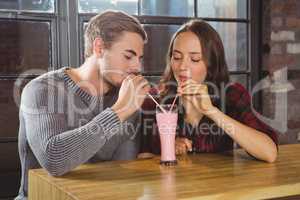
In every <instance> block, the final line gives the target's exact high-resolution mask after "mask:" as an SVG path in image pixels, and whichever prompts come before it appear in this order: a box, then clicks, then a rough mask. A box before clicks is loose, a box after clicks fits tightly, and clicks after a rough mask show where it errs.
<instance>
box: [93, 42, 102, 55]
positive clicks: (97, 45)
mask: <svg viewBox="0 0 300 200" xmlns="http://www.w3.org/2000/svg"><path fill="white" fill-rule="evenodd" d="M103 50H104V42H103V40H102V38H100V37H97V38H96V39H95V40H94V42H93V54H95V55H96V56H97V57H102V56H103Z"/></svg>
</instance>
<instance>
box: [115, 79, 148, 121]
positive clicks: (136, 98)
mask: <svg viewBox="0 0 300 200" xmlns="http://www.w3.org/2000/svg"><path fill="white" fill-rule="evenodd" d="M149 90H150V85H149V83H148V81H147V80H146V79H145V78H144V77H143V76H142V75H138V76H135V75H132V74H131V75H128V76H127V77H126V78H125V79H124V80H123V82H122V85H121V87H120V90H119V97H118V100H117V101H116V103H115V104H114V105H113V106H112V107H111V108H112V109H113V110H114V111H115V112H116V113H117V115H118V116H119V118H120V120H121V121H125V120H126V119H127V118H128V117H129V116H131V115H132V114H133V113H134V112H136V111H137V110H138V109H139V108H140V107H141V106H142V104H143V102H144V99H145V97H146V95H147V93H148V92H149Z"/></svg>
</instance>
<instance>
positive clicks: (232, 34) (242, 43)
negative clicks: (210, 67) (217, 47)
mask: <svg viewBox="0 0 300 200" xmlns="http://www.w3.org/2000/svg"><path fill="white" fill-rule="evenodd" d="M209 24H210V25H212V26H213V27H214V28H215V29H216V30H217V32H218V33H219V34H220V36H221V38H222V41H223V44H224V48H225V55H226V61H227V65H228V68H229V70H230V71H242V70H246V69H247V48H248V46H247V24H246V23H236V22H232V23H231V22H209Z"/></svg>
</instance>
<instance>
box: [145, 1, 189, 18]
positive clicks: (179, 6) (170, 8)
mask: <svg viewBox="0 0 300 200" xmlns="http://www.w3.org/2000/svg"><path fill="white" fill-rule="evenodd" d="M141 7H142V8H141V14H142V15H162V16H188V17H193V16H194V0H184V1H182V0H163V1H162V0H152V1H149V0H141Z"/></svg>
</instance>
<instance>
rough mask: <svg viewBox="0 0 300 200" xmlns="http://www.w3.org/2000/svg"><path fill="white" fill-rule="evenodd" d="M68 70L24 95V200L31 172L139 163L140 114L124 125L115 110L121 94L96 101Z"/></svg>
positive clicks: (21, 144) (21, 140)
mask: <svg viewBox="0 0 300 200" xmlns="http://www.w3.org/2000/svg"><path fill="white" fill-rule="evenodd" d="M65 70H67V68H62V69H59V70H56V71H52V72H48V73H46V74H44V75H42V76H39V77H38V78H36V79H34V80H32V81H31V82H29V83H28V84H27V85H26V87H25V88H24V90H23V92H22V96H21V105H20V114H19V119H20V127H19V155H20V160H21V166H22V179H21V186H20V190H19V196H18V197H17V198H16V199H18V200H19V199H26V198H27V192H28V191H27V190H28V170H29V169H34V168H40V167H43V168H44V169H46V170H47V171H48V172H49V174H51V175H53V176H61V175H63V174H65V173H67V172H69V171H71V170H72V169H74V168H75V167H77V166H78V165H80V164H82V163H86V162H99V161H105V160H120V159H122V160H124V159H126V160H127V159H134V158H136V155H137V153H138V148H139V144H138V142H137V141H139V139H138V135H137V133H138V132H140V131H139V130H138V129H139V124H140V123H139V122H140V113H139V112H136V113H135V114H133V115H132V116H131V117H130V118H129V119H128V120H127V121H125V122H123V123H121V122H120V120H119V118H118V116H117V115H116V113H115V112H114V111H113V110H111V109H110V107H111V106H112V105H113V103H115V101H116V100H117V97H118V90H117V89H113V90H112V91H110V92H109V93H108V94H106V95H105V96H102V97H95V96H91V95H89V94H88V93H87V92H85V91H84V90H82V89H81V88H80V87H79V86H78V85H77V84H76V83H75V82H74V81H73V80H72V79H71V78H70V77H69V76H68V75H67V74H66V73H65Z"/></svg>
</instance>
